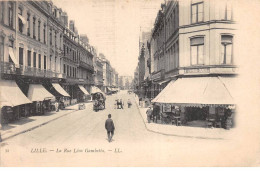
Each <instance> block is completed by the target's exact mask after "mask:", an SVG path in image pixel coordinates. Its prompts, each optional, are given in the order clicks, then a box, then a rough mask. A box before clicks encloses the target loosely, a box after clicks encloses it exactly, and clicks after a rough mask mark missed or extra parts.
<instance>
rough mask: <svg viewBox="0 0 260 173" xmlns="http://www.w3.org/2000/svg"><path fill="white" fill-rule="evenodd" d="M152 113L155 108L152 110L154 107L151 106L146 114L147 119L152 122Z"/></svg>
mask: <svg viewBox="0 0 260 173" xmlns="http://www.w3.org/2000/svg"><path fill="white" fill-rule="evenodd" d="M152 114H153V110H152V107H151V106H149V109H148V110H147V111H146V115H147V121H148V123H150V122H151V117H152Z"/></svg>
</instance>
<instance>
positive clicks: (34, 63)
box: [33, 52, 36, 68]
mask: <svg viewBox="0 0 260 173" xmlns="http://www.w3.org/2000/svg"><path fill="white" fill-rule="evenodd" d="M33 67H35V68H36V52H33Z"/></svg>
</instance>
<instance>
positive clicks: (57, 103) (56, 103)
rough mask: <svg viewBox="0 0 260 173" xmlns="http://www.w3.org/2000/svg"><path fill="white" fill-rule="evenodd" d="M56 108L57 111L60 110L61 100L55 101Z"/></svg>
mask: <svg viewBox="0 0 260 173" xmlns="http://www.w3.org/2000/svg"><path fill="white" fill-rule="evenodd" d="M55 110H56V112H59V102H58V101H56V102H55Z"/></svg>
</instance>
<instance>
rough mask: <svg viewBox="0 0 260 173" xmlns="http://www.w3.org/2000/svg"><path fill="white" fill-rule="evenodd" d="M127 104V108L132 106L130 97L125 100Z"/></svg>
mask: <svg viewBox="0 0 260 173" xmlns="http://www.w3.org/2000/svg"><path fill="white" fill-rule="evenodd" d="M127 104H128V108H131V106H132V102H131V100H130V99H128V100H127Z"/></svg>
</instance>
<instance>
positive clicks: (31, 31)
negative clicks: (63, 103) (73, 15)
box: [1, 1, 69, 119]
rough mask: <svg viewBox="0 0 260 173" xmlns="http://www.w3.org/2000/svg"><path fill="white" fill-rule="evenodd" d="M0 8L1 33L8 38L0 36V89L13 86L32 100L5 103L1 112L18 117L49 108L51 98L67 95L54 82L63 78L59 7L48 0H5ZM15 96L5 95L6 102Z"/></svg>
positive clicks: (3, 91) (11, 100)
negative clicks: (7, 104) (0, 39)
mask: <svg viewBox="0 0 260 173" xmlns="http://www.w3.org/2000/svg"><path fill="white" fill-rule="evenodd" d="M1 9H2V10H1V18H2V23H1V28H3V29H2V31H1V33H3V34H2V35H3V36H5V35H6V34H7V35H8V38H9V39H3V40H4V41H6V43H5V44H3V47H4V48H3V49H4V51H3V52H4V54H2V57H3V58H2V59H1V74H2V75H1V78H2V79H3V82H1V85H5V84H6V86H5V87H1V92H2V93H6V91H5V90H6V89H15V90H16V92H18V93H20V95H18V94H17V95H16V97H18V98H20V97H21V100H23V102H25V103H31V104H27V105H25V104H22V102H20V103H19V104H18V103H14V104H10V105H11V106H9V107H8V106H6V107H4V109H5V110H4V116H5V114H8V113H10V114H11V115H10V116H11V117H12V116H13V117H16V118H19V116H28V115H33V114H42V113H44V112H45V111H49V110H50V108H51V107H50V103H51V102H50V100H51V99H52V100H55V97H56V99H59V98H61V97H63V96H69V95H68V94H67V93H66V92H63V91H64V90H63V89H62V88H61V87H60V86H59V84H57V82H58V81H59V80H61V79H62V78H63V76H62V73H61V61H62V59H61V51H62V48H61V45H62V35H61V34H62V25H61V23H60V18H59V16H57V15H58V11H55V8H54V7H53V6H52V3H51V2H47V1H17V2H14V1H6V2H1ZM2 26H3V27H2ZM49 30H50V31H52V30H54V31H53V32H50V31H49ZM48 31H49V32H48ZM5 33H6V34H5ZM48 33H49V34H48ZM2 38H3V37H2ZM8 43H9V44H8ZM50 47H52V48H50ZM1 53H2V51H1ZM50 87H52V88H53V89H51V88H50ZM61 90H62V91H61ZM19 91H22V94H23V95H22V94H21V92H19ZM51 91H53V92H51ZM54 91H56V93H57V94H55V93H54ZM9 92H11V90H10V91H9ZM60 92H63V94H60ZM25 96H26V97H27V98H26V97H25ZM54 96H55V97H54ZM3 97H4V96H3ZM22 98H24V99H22ZM15 100H17V98H16V99H15V98H12V99H11V98H10V97H7V102H8V103H11V102H14V101H15ZM18 100H19V99H18ZM26 100H27V102H26ZM28 100H29V101H28ZM8 116H9V115H8ZM10 116H9V117H10ZM11 119H12V118H11Z"/></svg>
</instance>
